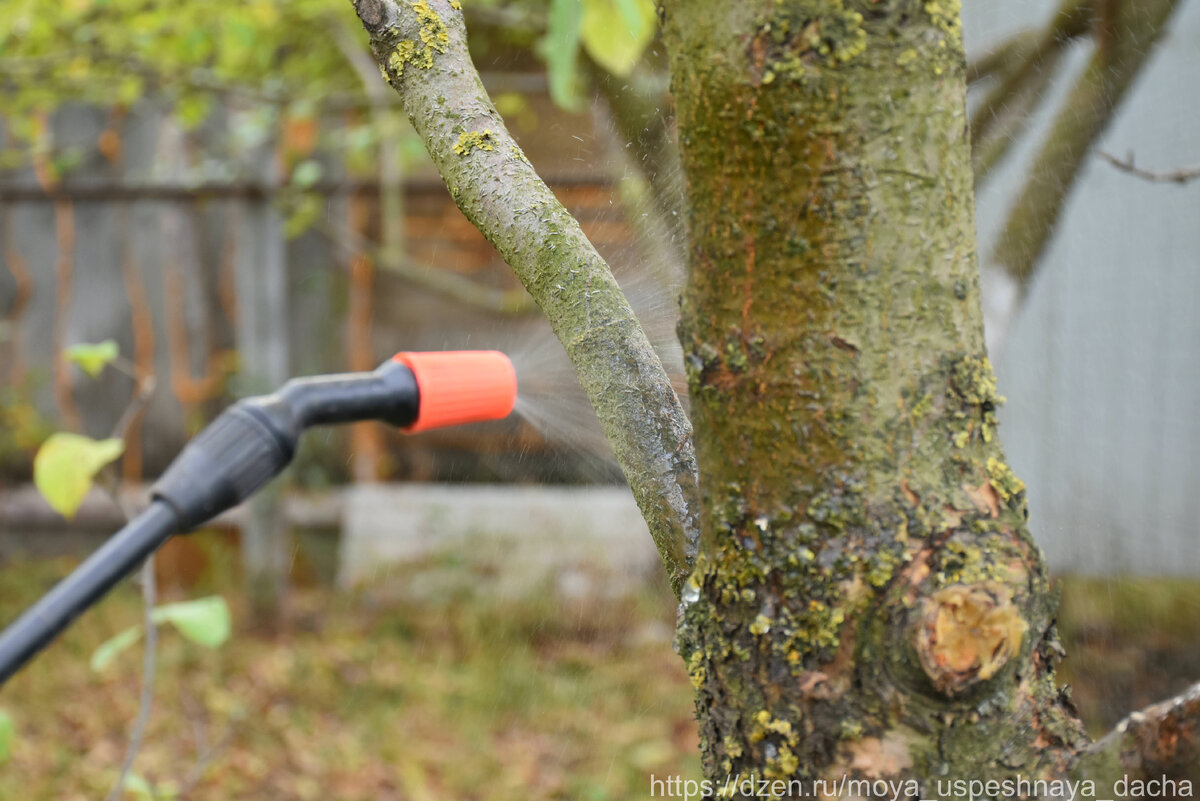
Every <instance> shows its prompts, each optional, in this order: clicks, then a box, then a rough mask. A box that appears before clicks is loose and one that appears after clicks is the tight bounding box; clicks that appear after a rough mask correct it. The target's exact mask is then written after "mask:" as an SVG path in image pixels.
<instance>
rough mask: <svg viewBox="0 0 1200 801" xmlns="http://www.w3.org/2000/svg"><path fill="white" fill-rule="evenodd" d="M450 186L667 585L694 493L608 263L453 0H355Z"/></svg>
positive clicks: (650, 361) (688, 528)
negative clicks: (533, 313)
mask: <svg viewBox="0 0 1200 801" xmlns="http://www.w3.org/2000/svg"><path fill="white" fill-rule="evenodd" d="M355 9H356V11H357V12H358V16H359V18H360V19H361V20H362V21H363V25H364V26H365V27H366V29H367V32H368V34H370V39H371V48H372V51H373V52H374V54H375V58H376V61H377V62H378V63H379V64H380V66H381V68H382V69H383V72H384V76H385V78H386V79H387V80H388V82H389V83H391V84H392V86H393V87H394V88H395V89H396V90H397V91H398V92H399V93H400V96H401V98H402V100H403V103H404V108H405V111H406V113H407V114H408V117H409V120H410V121H411V123H412V125H413V128H414V129H416V131H417V133H418V134H420V136H421V137H422V139H424V141H425V144H426V147H427V149H428V150H429V154H430V156H431V157H432V159H433V162H434V164H435V165H436V166H437V169H438V172H439V173H440V174H441V176H442V178H443V180H444V181H445V182H446V186H447V187H448V188H449V190H450V194H451V196H452V197H453V198H454V200H455V202H456V203H457V204H458V207H459V208H460V209H461V210H462V212H463V213H464V214H465V215H466V216H467V218H468V219H469V220H471V222H472V223H474V225H475V227H477V228H478V229H479V230H480V231H481V232H483V234H484V236H486V237H487V238H488V240H489V241H490V242H491V243H492V244H493V245H495V247H496V249H497V250H498V251H499V252H500V254H501V255H502V256H503V257H504V259H505V260H506V261H507V262H508V264H509V265H510V266H511V267H512V268H513V270H514V272H515V273H516V274H517V276H518V278H520V280H521V283H523V284H524V285H525V288H526V289H527V290H528V291H529V293H530V295H532V296H533V298H534V300H535V301H536V302H537V304H538V306H539V307H540V308H541V309H542V311H543V312H544V313H545V314H546V316H547V318H549V320H550V324H551V326H552V328H553V329H554V332H555V334H556V335H557V336H558V339H559V340H560V341H561V342H562V344H563V347H564V348H565V349H566V351H567V355H568V356H569V357H570V358H571V362H572V364H573V365H574V366H575V370H576V373H577V375H578V376H579V380H580V383H581V384H582V386H583V389H584V390H585V391H586V392H587V395H588V398H589V399H590V400H591V403H592V406H593V408H594V409H595V410H596V413H597V415H598V416H599V418H600V422H601V424H602V426H603V428H604V432H605V435H606V436H607V437H608V441H609V442H610V443H612V445H613V450H614V451H615V453H616V457H617V460H618V462H619V463H620V465H621V468H622V470H623V471H624V473H625V477H626V479H627V480H628V481H629V485H630V487H631V488H632V489H633V494H634V498H635V499H636V500H637V503H638V506H639V508H640V509H641V510H642V513H643V515H644V516H645V518H646V521H647V523H648V524H649V527H650V532H651V534H652V536H653V537H654V540H655V543H656V544H657V546H658V549H659V553H660V554H661V555H662V559H663V562H664V564H665V566H666V568H667V573H668V575H669V577H670V580H671V584H672V586H673V587H675V589H676V592H678V590H679V587H680V586H681V584H682V582H683V580H684V579H685V578H686V577H687V575H688V573H689V572H690V568H691V563H692V559H693V557H694V553H695V548H696V541H697V538H698V532H699V525H698V517H699V504H698V501H697V489H696V463H695V455H694V450H693V446H692V442H691V436H692V432H691V425H690V423H689V422H688V419H687V416H686V415H685V414H684V411H683V409H682V407H681V406H680V403H679V399H678V397H677V396H676V395H675V392H674V390H673V389H672V387H671V384H670V380H669V378H668V377H667V374H666V372H665V371H664V370H663V368H662V365H661V363H660V362H659V359H658V357H657V355H655V353H654V350H653V348H652V347H651V346H650V343H649V341H648V340H647V338H646V335H645V333H644V332H643V331H642V328H641V326H640V325H639V323H638V321H637V318H636V317H635V316H634V313H633V311H632V309H630V307H629V304H628V302H627V301H626V300H625V297H624V296H623V295H622V294H621V292H620V289H619V288H618V286H617V284H616V281H615V280H614V279H613V277H612V273H611V271H610V270H609V268H608V265H607V264H606V263H605V262H604V260H603V259H602V258H600V256H599V254H597V253H596V250H595V248H594V247H592V245H591V243H590V242H588V240H587V238H586V237H585V236H584V235H583V232H582V230H581V229H580V227H579V224H578V223H577V222H576V221H575V220H574V218H572V217H571V215H570V214H569V213H568V212H567V211H566V209H564V208H563V207H562V205H561V204H560V203H559V202H558V201H557V200H556V199H555V197H554V194H553V193H552V192H551V191H550V190H549V188H547V187H546V185H545V184H544V183H543V182H542V181H541V179H540V178H539V177H538V175H537V173H536V172H535V171H534V169H533V166H532V165H531V164H530V163H529V160H528V159H527V158H526V157H525V154H524V153H523V152H522V151H521V149H520V147H518V146H517V144H516V142H515V141H514V140H513V138H512V136H511V135H510V134H509V132H508V130H507V128H506V127H505V125H504V122H503V120H502V119H501V118H500V115H499V114H498V113H497V112H496V109H495V106H493V105H492V102H491V100H490V99H489V98H488V96H487V92H486V91H485V90H484V88H483V84H482V82H481V81H480V79H479V75H478V73H477V72H476V71H475V69H474V67H473V66H472V65H471V60H470V56H469V54H468V52H467V45H466V31H465V29H464V27H463V21H462V12H461V10H460V8H459V3H458V1H457V0H355Z"/></svg>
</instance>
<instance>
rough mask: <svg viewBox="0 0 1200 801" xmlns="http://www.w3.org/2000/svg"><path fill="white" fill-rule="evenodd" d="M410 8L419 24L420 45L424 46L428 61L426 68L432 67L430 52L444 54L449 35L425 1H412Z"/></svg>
mask: <svg viewBox="0 0 1200 801" xmlns="http://www.w3.org/2000/svg"><path fill="white" fill-rule="evenodd" d="M412 8H413V12H414V13H416V15H417V19H418V20H419V21H420V23H421V34H420V35H421V43H422V44H424V45H425V57H426V58H427V59H428V60H429V64H427V65H426V66H433V53H432V52H431V51H434V50H436V51H437V52H439V53H445V52H446V45H448V44H449V43H450V34H449V33H447V32H446V24H445V23H444V22H442V18H441V17H439V16H438V14H437V12H436V11H434V10H433V9H432V8H430V7H429V3H427V2H425V0H412Z"/></svg>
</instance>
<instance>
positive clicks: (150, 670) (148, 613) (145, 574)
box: [108, 554, 158, 801]
mask: <svg viewBox="0 0 1200 801" xmlns="http://www.w3.org/2000/svg"><path fill="white" fill-rule="evenodd" d="M141 581H142V603H143V605H144V606H145V611H144V619H145V626H146V650H145V652H144V655H143V657H142V695H141V699H140V700H139V701H138V714H137V720H136V721H134V724H133V731H132V732H131V733H130V735H129V745H128V746H127V747H126V749H125V760H124V761H123V762H122V763H121V773H120V775H119V776H117V783H116V784H114V785H113V788H112V790H111V791H110V792H109V794H108V801H118V799H119V798H120V797H121V794H122V793H123V792H124V791H125V781H126V780H127V779H128V778H129V774H130V773H131V772H132V771H133V760H134V759H136V758H137V755H138V751H140V750H141V748H142V740H143V739H144V738H145V736H146V726H147V724H149V722H150V708H151V706H152V705H153V703H154V673H155V669H156V664H155V655H156V654H155V652H156V651H157V648H158V625H157V624H156V623H155V622H154V605H155V604H156V603H157V587H156V585H155V580H154V554H151V555H150V556H149V557H147V558H146V561H145V563H144V564H143V565H142V570H141Z"/></svg>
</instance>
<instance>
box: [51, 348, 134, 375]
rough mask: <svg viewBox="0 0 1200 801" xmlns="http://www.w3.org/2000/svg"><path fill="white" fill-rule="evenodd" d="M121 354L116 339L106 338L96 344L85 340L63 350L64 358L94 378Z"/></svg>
mask: <svg viewBox="0 0 1200 801" xmlns="http://www.w3.org/2000/svg"><path fill="white" fill-rule="evenodd" d="M119 355H121V349H120V348H119V347H117V343H116V341H115V340H112V339H106V340H104V341H103V342H96V343H95V344H91V343H87V342H83V343H80V344H78V345H72V346H71V347H69V348H67V349H66V350H64V351H63V358H65V359H66V360H67V361H69V362H73V363H74V364H77V365H79V367H80V368H81V369H82V370H83V371H84V372H85V373H87V374H88V375H90V376H91V377H92V378H95V377H96V376H98V375H100V373H101V372H103V371H104V368H105V367H106V366H108V365H109V364H112V362H113V361H114V360H115V359H116V358H117V357H118V356H119Z"/></svg>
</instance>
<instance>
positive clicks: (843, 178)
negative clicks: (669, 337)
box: [665, 0, 1086, 797]
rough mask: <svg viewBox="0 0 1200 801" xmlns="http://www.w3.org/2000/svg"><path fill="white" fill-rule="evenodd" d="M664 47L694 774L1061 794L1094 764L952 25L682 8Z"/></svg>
mask: <svg viewBox="0 0 1200 801" xmlns="http://www.w3.org/2000/svg"><path fill="white" fill-rule="evenodd" d="M665 39H666V42H667V46H668V48H669V51H670V53H671V57H672V61H671V69H672V88H673V91H674V93H675V98H676V104H677V114H678V121H679V129H680V143H681V150H682V156H683V168H684V174H685V180H686V185H687V193H688V201H689V209H690V216H689V226H690V237H691V256H692V258H691V264H690V269H689V278H688V286H687V290H686V292H685V298H684V310H683V311H684V318H683V322H682V324H681V337H682V340H683V347H684V351H685V354H686V359H687V363H688V370H689V384H690V388H691V408H692V416H693V422H694V424H695V427H696V447H697V457H698V461H699V464H700V475H701V494H702V500H703V505H704V509H705V513H706V514H705V519H704V530H703V534H702V540H701V553H700V556H699V558H698V562H697V567H696V570H695V572H694V573H693V575H692V577H691V578H690V579H689V582H688V584H687V585H686V587H685V589H684V593H683V611H682V614H681V620H680V629H679V641H678V642H679V648H680V651H681V653H682V656H683V657H684V659H685V660H686V662H687V665H688V669H689V672H690V675H691V677H692V681H693V683H694V685H695V686H696V690H697V712H698V715H699V718H700V727H701V735H702V749H703V764H704V769H705V772H706V774H707V775H708V776H709V777H710V778H712V779H716V780H720V779H722V778H723V777H725V776H727V775H729V774H734V775H739V774H740V775H743V776H747V775H753V776H757V777H765V778H779V779H802V780H804V781H806V782H811V781H812V780H815V779H819V778H822V777H824V778H830V779H835V778H838V777H841V776H843V775H849V776H852V777H860V778H878V779H891V780H898V779H912V780H915V781H918V782H920V783H921V785H922V788H923V790H924V791H925V792H928V791H931V790H932V789H933V788H931V787H930V786H929V783H930V782H932V780H933V779H934V778H935V777H947V776H958V777H966V778H976V779H989V778H1000V777H1009V776H1012V775H1013V774H1015V773H1019V774H1021V775H1024V776H1041V777H1049V776H1062V775H1065V772H1066V771H1067V770H1069V768H1070V766H1071V765H1072V764H1073V762H1074V755H1075V753H1076V751H1077V750H1078V749H1079V748H1081V747H1083V746H1084V745H1085V744H1086V740H1085V738H1084V735H1083V732H1082V729H1081V727H1080V725H1079V723H1078V722H1077V721H1076V719H1075V718H1074V716H1073V715H1072V713H1071V711H1070V707H1069V704H1068V702H1067V701H1066V700H1065V698H1064V697H1063V696H1062V694H1061V693H1060V691H1059V690H1058V689H1057V687H1056V686H1055V683H1054V679H1053V663H1054V662H1055V661H1056V658H1057V657H1056V655H1057V653H1058V650H1059V649H1058V645H1057V641H1056V636H1055V631H1054V627H1053V614H1054V604H1053V602H1052V600H1051V594H1050V588H1049V583H1048V578H1047V575H1046V570H1045V567H1044V565H1043V562H1042V557H1041V554H1040V552H1039V550H1038V548H1037V547H1036V545H1035V544H1034V543H1033V540H1032V538H1031V537H1030V534H1029V531H1028V529H1027V527H1026V508H1025V496H1024V485H1023V484H1022V483H1021V482H1020V480H1019V479H1018V478H1017V477H1016V476H1014V475H1013V473H1012V471H1011V470H1010V469H1009V468H1008V467H1007V465H1006V464H1005V461H1004V454H1003V452H1002V450H1001V447H1000V443H999V441H998V439H997V436H996V428H995V424H996V418H995V409H996V406H997V405H998V404H999V403H1001V402H1002V398H1001V397H1000V396H999V394H998V392H997V389H996V384H995V380H994V378H993V375H992V371H991V366H990V365H989V363H988V361H987V358H986V355H985V350H984V344H983V330H982V322H981V313H980V307H979V298H978V296H979V289H978V272H977V261H976V254H975V250H974V247H975V245H974V243H975V230H974V219H973V194H972V172H971V164H970V144H969V141H968V135H967V130H966V110H965V103H964V94H965V78H964V73H965V63H964V59H963V54H962V49H961V47H962V45H961V33H960V23H959V9H958V4H957V3H956V2H950V1H949V0H943V1H940V2H939V1H938V0H926V2H920V0H889V1H888V2H877V1H874V0H845V2H842V0H790V1H789V2H782V3H776V2H772V3H743V2H737V1H736V0H706V1H705V2H691V3H687V4H684V3H682V2H680V1H679V0H675V2H668V3H667V4H666V20H665ZM802 787H804V788H807V790H808V791H810V792H811V791H812V789H813V785H812V784H806V785H802ZM813 794H815V793H813ZM735 797H741V796H740V795H736V794H735ZM921 797H927V796H925V795H922V796H921Z"/></svg>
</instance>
